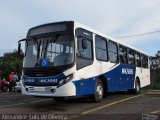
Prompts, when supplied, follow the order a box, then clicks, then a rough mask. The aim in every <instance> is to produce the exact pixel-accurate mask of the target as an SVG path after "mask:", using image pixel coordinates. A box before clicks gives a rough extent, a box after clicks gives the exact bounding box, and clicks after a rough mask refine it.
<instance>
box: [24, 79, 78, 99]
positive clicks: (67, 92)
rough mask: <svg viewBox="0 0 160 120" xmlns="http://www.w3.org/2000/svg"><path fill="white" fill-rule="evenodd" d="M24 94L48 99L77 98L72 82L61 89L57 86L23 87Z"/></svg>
mask: <svg viewBox="0 0 160 120" xmlns="http://www.w3.org/2000/svg"><path fill="white" fill-rule="evenodd" d="M22 94H23V95H31V96H46V97H67V96H76V88H75V85H74V84H73V83H72V82H68V83H66V84H64V85H62V86H60V87H58V88H57V86H44V87H41V86H23V85H22Z"/></svg>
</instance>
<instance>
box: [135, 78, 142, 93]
mask: <svg viewBox="0 0 160 120" xmlns="http://www.w3.org/2000/svg"><path fill="white" fill-rule="evenodd" d="M140 88H141V86H140V83H139V80H138V79H136V81H135V89H134V93H135V94H140V92H141V90H140Z"/></svg>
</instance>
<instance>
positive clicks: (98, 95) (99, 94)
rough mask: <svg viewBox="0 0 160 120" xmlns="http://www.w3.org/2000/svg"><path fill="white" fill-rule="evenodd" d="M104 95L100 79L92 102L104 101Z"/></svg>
mask: <svg viewBox="0 0 160 120" xmlns="http://www.w3.org/2000/svg"><path fill="white" fill-rule="evenodd" d="M103 93H104V87H103V83H102V81H101V80H100V79H98V80H97V82H96V86H95V94H94V95H93V96H92V101H93V102H96V103H98V102H101V101H102V99H103Z"/></svg>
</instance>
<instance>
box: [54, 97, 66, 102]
mask: <svg viewBox="0 0 160 120" xmlns="http://www.w3.org/2000/svg"><path fill="white" fill-rule="evenodd" d="M53 99H54V101H55V102H61V101H64V100H65V97H55V98H53Z"/></svg>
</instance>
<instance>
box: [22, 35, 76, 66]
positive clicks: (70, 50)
mask: <svg viewBox="0 0 160 120" xmlns="http://www.w3.org/2000/svg"><path fill="white" fill-rule="evenodd" d="M25 54H26V55H25V58H24V68H31V67H44V64H43V63H42V61H44V60H45V63H46V64H45V66H47V67H52V66H65V65H69V64H72V63H73V62H74V40H73V35H55V36H52V37H41V38H32V39H29V40H27V41H26V53H25Z"/></svg>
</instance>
